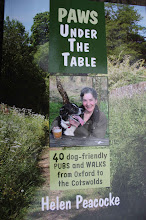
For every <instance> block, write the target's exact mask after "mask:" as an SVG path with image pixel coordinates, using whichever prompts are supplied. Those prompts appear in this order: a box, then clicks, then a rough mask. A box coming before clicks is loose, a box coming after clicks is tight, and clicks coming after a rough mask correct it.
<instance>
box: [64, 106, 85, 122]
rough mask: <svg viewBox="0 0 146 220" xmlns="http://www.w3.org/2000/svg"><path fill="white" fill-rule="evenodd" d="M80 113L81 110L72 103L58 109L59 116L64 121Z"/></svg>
mask: <svg viewBox="0 0 146 220" xmlns="http://www.w3.org/2000/svg"><path fill="white" fill-rule="evenodd" d="M82 113H83V109H82V108H79V107H78V106H77V105H76V104H74V103H67V104H65V105H64V106H62V108H61V109H60V116H61V118H62V119H63V120H64V121H67V120H69V117H70V116H72V115H81V114H82Z"/></svg>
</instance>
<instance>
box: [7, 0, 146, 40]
mask: <svg viewBox="0 0 146 220" xmlns="http://www.w3.org/2000/svg"><path fill="white" fill-rule="evenodd" d="M135 9H137V10H138V12H139V13H140V14H141V16H142V17H144V18H143V20H142V21H140V22H139V25H141V26H144V27H146V6H135ZM45 11H50V0H5V14H4V16H5V18H6V16H9V17H10V20H11V19H15V20H18V21H20V22H21V23H22V24H23V25H24V26H25V30H26V31H27V32H29V33H30V34H31V31H30V30H31V26H32V25H33V18H34V17H35V15H36V14H37V13H41V12H45ZM145 36H146V33H145Z"/></svg>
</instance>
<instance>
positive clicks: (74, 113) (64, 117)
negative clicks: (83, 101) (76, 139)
mask: <svg viewBox="0 0 146 220" xmlns="http://www.w3.org/2000/svg"><path fill="white" fill-rule="evenodd" d="M82 116H83V109H82V108H79V107H78V106H77V105H76V104H74V103H67V104H65V105H64V106H62V108H61V109H60V115H59V117H58V119H59V120H58V125H59V127H61V128H62V129H63V134H65V135H68V136H74V131H75V130H76V126H73V125H71V124H70V122H69V121H70V119H71V120H75V121H76V122H79V123H80V124H81V125H82V126H83V124H84V121H83V119H82V118H81V117H82Z"/></svg>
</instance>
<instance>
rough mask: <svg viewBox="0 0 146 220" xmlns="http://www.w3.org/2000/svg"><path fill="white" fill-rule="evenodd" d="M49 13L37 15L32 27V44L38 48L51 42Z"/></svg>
mask: <svg viewBox="0 0 146 220" xmlns="http://www.w3.org/2000/svg"><path fill="white" fill-rule="evenodd" d="M49 19H50V18H49V12H43V13H39V14H36V16H35V17H34V19H33V20H34V23H33V25H32V27H31V31H32V35H31V44H32V45H33V46H34V47H36V46H37V45H42V44H44V43H46V42H48V41H49Z"/></svg>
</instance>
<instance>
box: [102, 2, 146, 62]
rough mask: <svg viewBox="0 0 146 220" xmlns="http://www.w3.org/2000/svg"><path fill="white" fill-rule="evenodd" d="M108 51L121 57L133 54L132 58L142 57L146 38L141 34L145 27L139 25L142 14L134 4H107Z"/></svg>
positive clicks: (109, 53)
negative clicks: (140, 31) (135, 8)
mask: <svg viewBox="0 0 146 220" xmlns="http://www.w3.org/2000/svg"><path fill="white" fill-rule="evenodd" d="M105 12H106V36H107V53H108V55H116V56H119V54H121V57H123V56H124V55H131V57H132V59H135V58H142V57H143V56H144V54H145V52H146V51H144V49H143V48H144V45H145V40H144V37H143V36H140V35H139V30H142V29H144V28H143V27H141V26H139V25H137V22H138V21H139V20H141V15H140V14H138V12H137V10H134V7H133V6H129V5H116V4H106V10H105Z"/></svg>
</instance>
